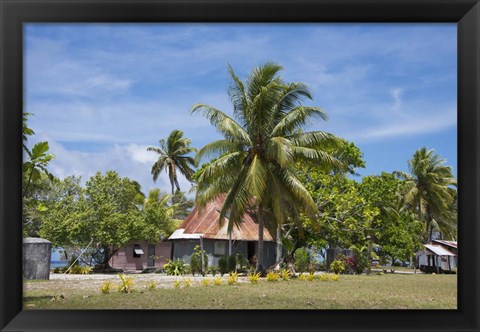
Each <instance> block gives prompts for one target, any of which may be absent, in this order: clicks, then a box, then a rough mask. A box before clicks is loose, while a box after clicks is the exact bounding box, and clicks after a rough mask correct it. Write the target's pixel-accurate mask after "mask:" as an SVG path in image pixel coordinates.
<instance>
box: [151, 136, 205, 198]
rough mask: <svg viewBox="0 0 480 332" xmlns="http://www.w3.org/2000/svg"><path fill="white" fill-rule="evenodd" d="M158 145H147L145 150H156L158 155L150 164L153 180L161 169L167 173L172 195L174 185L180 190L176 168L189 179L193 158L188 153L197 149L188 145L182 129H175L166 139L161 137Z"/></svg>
mask: <svg viewBox="0 0 480 332" xmlns="http://www.w3.org/2000/svg"><path fill="white" fill-rule="evenodd" d="M159 142H160V147H152V146H151V147H148V148H147V151H153V152H156V153H157V154H158V155H159V157H158V159H157V161H156V162H155V163H154V164H153V166H152V172H151V173H152V175H153V181H154V182H156V181H157V179H158V176H159V174H160V172H161V171H162V170H165V172H167V173H168V177H169V179H170V184H171V186H172V195H173V194H175V187H176V188H177V190H180V185H179V184H178V178H177V170H178V171H179V172H180V173H181V174H183V175H184V176H185V177H186V178H187V180H190V179H191V176H192V175H193V172H194V171H193V169H192V168H191V167H193V166H195V160H194V159H193V157H191V156H189V155H188V154H190V153H196V152H197V149H196V148H193V147H191V146H190V143H191V141H190V139H188V138H184V137H183V131H181V130H178V129H175V130H173V131H172V132H171V133H170V135H169V136H168V137H167V140H165V139H163V138H162V139H161V140H160V141H159Z"/></svg>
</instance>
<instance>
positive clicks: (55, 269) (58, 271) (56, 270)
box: [52, 267, 60, 273]
mask: <svg viewBox="0 0 480 332" xmlns="http://www.w3.org/2000/svg"><path fill="white" fill-rule="evenodd" d="M52 272H53V273H60V268H59V267H55V268H54V269H53V270H52Z"/></svg>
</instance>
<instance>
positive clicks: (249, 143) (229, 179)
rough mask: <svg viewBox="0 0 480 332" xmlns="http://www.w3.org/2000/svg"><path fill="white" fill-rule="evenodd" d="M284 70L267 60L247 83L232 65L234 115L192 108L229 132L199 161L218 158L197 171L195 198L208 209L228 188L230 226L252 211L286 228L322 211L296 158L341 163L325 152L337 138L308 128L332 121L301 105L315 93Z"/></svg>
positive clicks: (260, 262) (259, 258) (259, 257)
mask: <svg viewBox="0 0 480 332" xmlns="http://www.w3.org/2000/svg"><path fill="white" fill-rule="evenodd" d="M281 69H282V67H281V66H279V65H277V64H275V63H270V62H269V63H265V64H263V65H261V66H259V67H256V68H254V69H253V70H252V72H251V74H250V75H249V77H248V78H247V79H246V80H245V81H242V80H240V79H239V78H238V76H237V75H236V74H235V72H234V71H233V69H232V68H231V67H229V72H230V77H231V84H230V87H229V90H228V93H229V96H230V99H231V101H232V104H233V117H231V116H229V115H227V114H226V113H224V112H222V111H220V110H219V109H217V108H215V107H212V106H209V105H205V104H197V105H194V106H193V107H192V113H197V112H201V113H202V114H203V115H204V116H205V117H206V118H207V119H208V120H209V121H210V123H211V124H212V125H213V126H214V127H216V129H217V130H218V131H219V132H220V133H221V134H222V135H223V136H224V137H223V139H221V140H217V141H214V142H211V143H209V144H207V145H205V146H204V147H203V148H202V149H201V150H200V151H199V152H198V154H197V156H196V161H197V164H199V163H200V162H201V161H202V160H203V159H207V158H217V159H216V160H214V161H211V162H210V164H209V165H208V166H206V167H205V168H204V169H203V171H202V172H201V174H200V175H199V176H198V179H197V190H196V198H195V199H196V202H197V203H198V204H199V205H200V206H204V205H205V204H207V203H208V202H210V201H211V200H212V199H214V198H216V197H218V196H219V195H223V194H225V193H226V197H225V200H224V203H223V206H222V208H221V211H220V220H219V222H220V223H223V222H224V221H225V218H226V216H227V214H229V217H228V230H229V231H231V230H232V229H233V226H234V225H239V224H240V223H241V221H242V218H243V215H244V214H245V213H246V212H247V211H249V210H252V209H254V210H255V215H256V218H257V220H258V223H259V227H263V226H265V225H266V224H267V223H268V224H279V225H282V224H283V223H284V222H285V221H286V220H287V219H288V218H289V217H291V216H294V215H297V214H298V213H299V212H304V213H308V214H310V215H312V214H315V213H317V212H318V209H317V206H316V204H315V202H314V201H313V200H312V197H311V196H310V194H309V193H308V191H307V190H306V189H305V187H304V186H303V185H302V183H301V182H300V181H299V180H298V178H297V175H296V174H295V172H294V170H293V166H294V163H295V162H303V161H311V162H314V163H318V164H324V165H331V166H332V168H342V167H343V164H342V163H341V162H340V161H339V160H338V159H336V158H335V157H333V156H331V155H330V154H329V153H328V152H326V151H324V150H322V148H323V147H324V146H326V145H330V144H335V143H336V142H337V141H338V138H337V137H335V136H334V135H331V134H329V133H325V132H320V131H312V132H304V131H302V129H303V127H304V126H305V125H306V124H308V123H309V122H310V120H312V119H314V118H320V119H326V118H327V115H326V113H325V112H324V111H323V110H322V109H321V108H319V107H314V106H304V105H302V104H303V102H304V100H306V99H312V96H311V94H310V91H309V90H308V88H307V87H306V85H305V84H303V83H299V82H293V83H289V82H284V81H283V80H282V78H281V77H280V75H279V72H280V70H281ZM258 244H259V249H258V252H257V257H256V259H257V270H258V271H260V270H262V271H263V269H264V268H263V250H262V246H263V238H259V243H258Z"/></svg>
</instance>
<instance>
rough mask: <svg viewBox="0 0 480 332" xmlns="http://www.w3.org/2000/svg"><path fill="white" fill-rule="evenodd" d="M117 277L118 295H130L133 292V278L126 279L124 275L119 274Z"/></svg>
mask: <svg viewBox="0 0 480 332" xmlns="http://www.w3.org/2000/svg"><path fill="white" fill-rule="evenodd" d="M118 277H119V278H120V280H121V282H122V283H121V284H120V286H118V291H119V292H120V293H131V292H132V290H133V284H134V281H133V278H132V277H127V276H126V275H125V274H123V273H122V274H119V275H118Z"/></svg>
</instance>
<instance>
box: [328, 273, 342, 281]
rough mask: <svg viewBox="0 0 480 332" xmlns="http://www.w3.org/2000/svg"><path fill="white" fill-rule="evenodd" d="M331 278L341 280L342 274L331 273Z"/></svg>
mask: <svg viewBox="0 0 480 332" xmlns="http://www.w3.org/2000/svg"><path fill="white" fill-rule="evenodd" d="M330 280H331V281H338V280H340V275H339V274H331V275H330Z"/></svg>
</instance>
